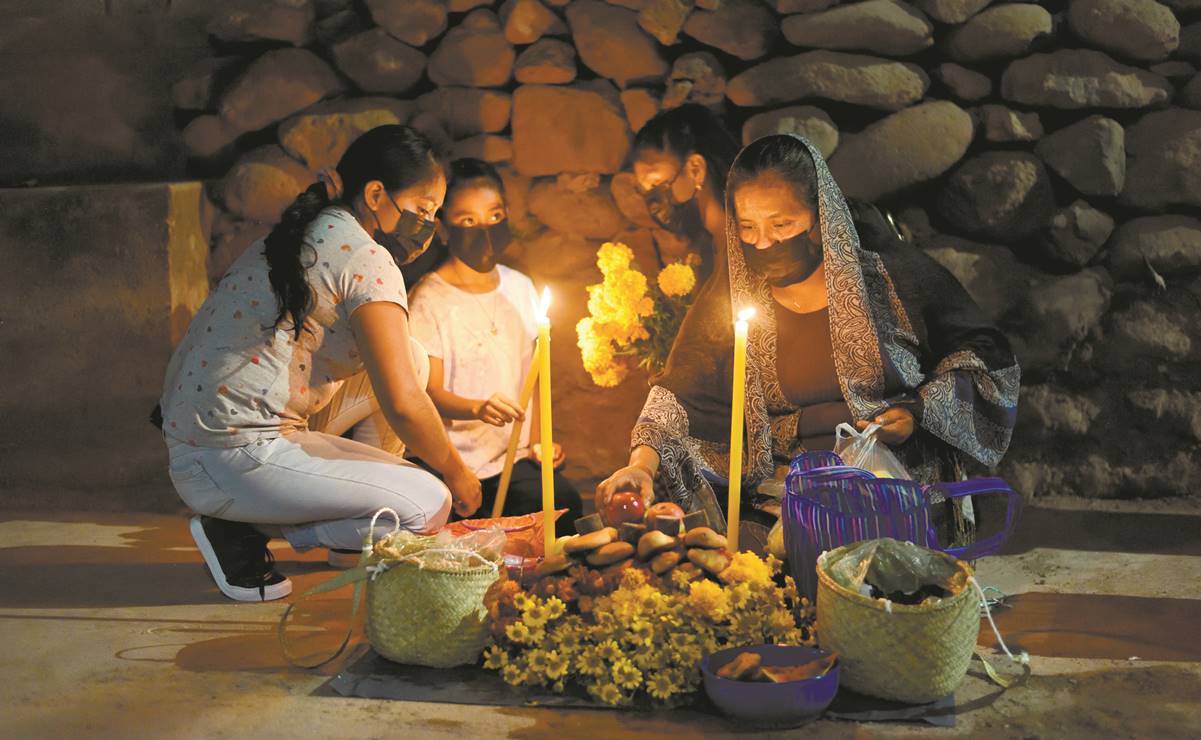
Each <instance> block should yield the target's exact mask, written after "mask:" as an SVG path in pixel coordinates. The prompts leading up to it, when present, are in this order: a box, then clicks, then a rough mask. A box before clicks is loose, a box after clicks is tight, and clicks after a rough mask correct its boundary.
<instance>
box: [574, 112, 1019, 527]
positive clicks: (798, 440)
mask: <svg viewBox="0 0 1201 740" xmlns="http://www.w3.org/2000/svg"><path fill="white" fill-rule="evenodd" d="M726 192H727V204H726V213H727V214H728V217H727V219H726V237H727V238H726V244H727V245H728V248H727V249H726V250H724V252H725V253H724V254H723V255H721V256H722V257H723V258H724V259H723V260H719V264H718V270H717V272H715V274H714V277H713V279H711V280H710V281H709V282H708V283H707V284H706V285H705V286H704V288H703V289H702V291H701V292H700V293H699V294H698V296H697V300H696V303H695V304H694V305H693V306H692V308H691V309H690V311H689V313H688V315H687V316H686V318H685V320H684V323H683V325H682V326H681V328H680V332H679V334H678V335H677V337H676V341H675V344H674V346H673V348H672V353H671V355H670V357H669V358H668V362H667V366H666V368H665V369H664V372H663V373H662V375H661V376H660V377H658V378H657V379H656V380H655V383H654V385H653V387H652V388H651V391H650V394H649V396H648V397H647V400H646V404H645V406H644V407H643V410H642V414H641V416H640V417H639V420H638V422H637V424H636V425H635V427H634V430H633V433H632V439H631V447H632V452H631V456H630V465H629V466H627V467H625V468H622V469H621V470H619V471H617V472H616V473H614V474H613V475H612V476H610V477H609V479H608V480H606V481H604V482H603V483H602V484H601V485H600V487H599V488H598V491H597V493H598V497H597V498H598V508H599V507H600V506H603V505H604V503H605V502H606V501H607V500H608V497H609V496H611V495H612V494H613V493H615V492H617V491H624V490H630V491H638V492H640V493H641V494H642V496H643V497H644V498H645V499H648V500H649V499H651V498H654V492H655V489H656V488H657V489H658V491H659V497H660V498H666V499H668V500H671V501H675V502H676V503H678V504H680V505H681V506H683V507H684V508H685V509H686V510H689V511H697V510H703V511H705V512H706V513H707V514H708V515H709V520H710V522H711V523H713V524H714V526H715V528H717V529H723V530H724V526H725V524H724V523H725V517H724V515H723V513H722V508H721V504H722V503H724V502H719V497H718V496H717V495H715V493H714V485H713V484H714V483H717V484H718V485H719V486H720V485H724V482H725V479H726V476H727V475H728V470H729V454H728V447H729V438H728V435H729V418H730V393H731V391H730V389H731V386H732V381H731V375H732V374H731V365H732V364H733V324H734V314H735V313H736V310H739V309H742V308H745V307H754V308H755V309H756V316H755V318H754V319H753V320H752V321H751V323H750V333H749V337H748V346H747V386H746V455H745V463H744V468H743V490H744V491H754V490H755V488H756V486H757V485H758V484H759V483H760V482H761V481H763V480H764V479H766V478H769V477H771V476H772V475H773V474H774V472H775V465H776V463H777V462H781V463H786V462H787V461H788V459H789V458H791V457H792V456H793V455H795V454H797V453H799V452H802V451H805V450H808V449H829V448H830V446H831V443H832V437H831V436H830V434H831V432H832V430H833V428H834V426H835V425H837V424H838V423H839V422H842V421H854V422H855V423H856V425H857V426H859V427H860V428H863V427H866V426H867V425H868V424H869V423H871V422H875V423H878V424H881V426H882V428H881V430H880V432H879V438H880V440H881V441H883V442H885V443H887V444H888V445H889V446H890V447H891V448H892V449H893V451H894V452H895V453H896V454H897V455H898V457H899V458H900V459H901V461H902V462H903V463H904V464H905V465H906V467H907V468H908V469H909V471H910V472H911V473H912V475H913V477H914V478H915V479H916V480H918V481H919V482H922V483H931V482H935V481H940V480H941V481H946V480H959V479H961V478H963V477H964V476H965V469H966V466H967V465H968V464H971V463H977V464H980V465H983V466H986V467H993V466H995V465H997V463H999V462H1000V460H1001V458H1002V456H1003V455H1004V453H1005V450H1006V449H1007V448H1008V446H1009V440H1010V435H1011V432H1012V429H1013V424H1014V421H1015V418H1016V411H1017V398H1018V384H1019V379H1020V371H1019V368H1018V365H1017V362H1016V360H1015V359H1014V356H1013V353H1012V351H1011V350H1010V347H1009V343H1008V341H1007V340H1006V339H1005V337H1004V336H1003V335H1002V334H1001V333H1000V332H999V331H998V330H997V329H996V328H994V327H993V326H992V325H991V323H990V322H989V321H988V319H987V318H986V317H985V316H984V314H983V312H982V311H981V310H980V308H979V307H978V306H977V305H976V304H975V303H974V302H973V301H972V299H971V298H970V297H969V296H968V295H967V292H966V291H965V290H964V289H963V286H961V285H960V284H959V283H958V282H957V281H956V280H955V279H954V277H952V276H951V274H950V273H949V272H947V271H946V270H945V269H943V268H942V267H941V266H939V265H938V264H937V263H936V262H934V261H933V260H932V259H930V258H929V257H927V256H926V255H925V254H924V253H922V252H921V251H920V250H918V249H915V248H912V247H910V246H909V245H906V244H905V243H903V242H901V241H900V240H899V239H897V237H896V236H895V234H893V233H892V232H891V231H890V230H889V228H888V227H887V226H886V225H885V223H884V221H883V219H882V218H880V216H879V213H878V212H877V211H875V210H874V209H872V208H871V207H870V206H868V207H859V206H856V207H855V208H854V209H852V207H851V206H848V204H847V202H846V200H845V199H844V198H843V195H842V192H841V191H840V190H839V188H838V185H837V184H836V183H835V182H834V179H833V177H832V176H831V174H830V171H829V169H828V167H827V166H826V163H825V161H824V160H823V159H822V156H821V154H820V153H819V152H818V151H817V150H816V149H815V148H814V147H813V146H812V145H811V144H809V143H808V142H807V141H805V140H804V139H801V138H798V137H792V136H769V137H766V138H763V139H759V140H758V141H756V142H754V143H752V144H751V145H749V146H748V147H746V148H744V149H743V150H742V152H740V153H739V155H738V157H737V159H736V160H735V162H734V165H733V167H732V168H731V171H730V176H729V179H728V186H727V191H726ZM722 268H724V269H722ZM948 509H950V510H949V511H945V512H944V513H945V514H946V517H947V519H948V520H949V522H950V523H953V526H951V527H950V528H949V529H950V532H949V534H950V535H951V536H952V537H953V538H954V539H956V540H958V541H963V540H964V539H965V538H966V537H968V536H970V534H969V531H968V522H967V521H966V520H965V515H966V517H967V518H970V514H969V513H966V512H963V511H961V510H959V509H958V508H954V509H951V507H949V506H948ZM939 518H942V517H939Z"/></svg>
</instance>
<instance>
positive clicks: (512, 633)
mask: <svg viewBox="0 0 1201 740" xmlns="http://www.w3.org/2000/svg"><path fill="white" fill-rule="evenodd" d="M532 636H533V635H532V633H531V632H530V628H529V627H527V626H526V624H525V622H514V623H513V624H510V625H509V626H508V627H505V637H507V638H509V639H510V640H512V641H513V642H516V643H517V644H519V645H520V644H522V643H527V642H530V641H531V640H530V638H531V637H532Z"/></svg>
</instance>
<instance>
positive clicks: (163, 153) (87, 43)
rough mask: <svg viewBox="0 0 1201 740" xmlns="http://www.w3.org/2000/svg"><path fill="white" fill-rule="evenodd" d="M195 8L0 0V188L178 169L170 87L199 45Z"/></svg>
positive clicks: (200, 20)
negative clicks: (1, 20) (1, 22)
mask: <svg viewBox="0 0 1201 740" xmlns="http://www.w3.org/2000/svg"><path fill="white" fill-rule="evenodd" d="M202 11H204V9H203V8H202V7H201V6H200V5H199V4H194V3H174V4H172V3H166V2H154V1H153V0H144V1H143V2H129V3H120V4H118V5H112V4H110V3H105V2H103V0H95V2H93V3H90V4H89V3H85V2H76V3H61V2H38V3H35V2H27V1H25V2H22V1H19V0H0V17H2V18H3V19H4V22H3V24H2V27H0V101H2V102H0V186H19V185H33V184H41V185H45V184H57V183H65V182H71V183H81V182H130V181H143V180H164V179H175V178H180V177H183V175H184V173H185V169H184V164H185V157H184V154H183V145H182V142H181V140H180V136H179V133H178V129H177V126H176V122H175V120H174V112H173V110H172V105H171V85H172V83H173V82H174V81H175V80H176V79H178V77H179V76H180V73H181V71H182V70H183V69H185V68H186V67H187V66H188V65H189V64H191V63H193V62H194V61H196V60H197V59H200V58H202V57H203V56H205V55H206V54H207V53H208V48H207V46H206V38H207V35H206V32H205V21H206V17H205V16H201V15H199V14H200V13H201V12H202ZM106 12H107V13H111V14H106Z"/></svg>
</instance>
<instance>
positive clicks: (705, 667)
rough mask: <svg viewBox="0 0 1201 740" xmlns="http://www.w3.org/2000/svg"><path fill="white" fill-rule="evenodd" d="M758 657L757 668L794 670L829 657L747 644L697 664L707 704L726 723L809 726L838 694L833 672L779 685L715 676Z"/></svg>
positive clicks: (809, 650) (797, 649)
mask: <svg viewBox="0 0 1201 740" xmlns="http://www.w3.org/2000/svg"><path fill="white" fill-rule="evenodd" d="M746 652H752V653H758V654H759V657H760V658H761V660H762V663H761V664H762V665H765V666H777V665H797V664H800V663H807V662H809V661H810V660H814V659H816V658H820V657H823V656H826V655H829V654H830V653H829V652H827V651H825V650H818V649H817V648H807V647H799V646H794V645H750V646H748V647H740V648H729V649H726V650H719V651H717V652H716V653H713V654H712V655H707V656H705V658H704V659H702V660H701V675H702V676H703V678H704V681H705V693H706V694H708V695H709V699H710V700H711V701H712V702H713V703H714V704H715V705H716V706H717V708H718V709H720V710H721V711H722V712H724V713H725V714H726V715H727V716H729V717H731V718H732V719H735V720H738V721H739V722H742V723H746V724H750V725H754V726H755V727H771V728H785V727H796V726H798V725H803V724H805V723H806V722H810V721H812V720H814V719H817V717H818V716H819V715H820V714H821V713H822V712H824V711H825V710H826V707H828V706H830V702H832V701H834V695H835V694H837V693H838V669H839V664H838V662H837V661H835V663H834V666H833V667H832V668H831V669H830V670H829V671H828V672H827V673H826V674H825V675H822V676H818V677H817V678H808V679H804V680H801V681H785V682H784V683H761V682H758V681H731V680H730V679H728V678H722V677H720V676H718V675H717V673H716V671H717V670H718V669H719V668H721V667H722V666H724V665H725V664H726V663H729V662H730V661H732V660H734V658H735V657H737V656H738V655H740V654H742V653H746Z"/></svg>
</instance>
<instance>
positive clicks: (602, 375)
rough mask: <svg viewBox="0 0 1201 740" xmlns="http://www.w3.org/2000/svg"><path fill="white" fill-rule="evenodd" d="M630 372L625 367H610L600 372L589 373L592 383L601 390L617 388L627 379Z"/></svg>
mask: <svg viewBox="0 0 1201 740" xmlns="http://www.w3.org/2000/svg"><path fill="white" fill-rule="evenodd" d="M629 372H630V370H629V368H627V367H626V366H625V365H610V366H609V367H607V368H605V369H604V370H601V371H599V372H597V371H589V375H591V376H592V382H593V383H595V384H597V385H598V386H600V387H601V388H616V387H617V386H619V385H621V382H622V381H623V380H625V379H626V375H628V374H629Z"/></svg>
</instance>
